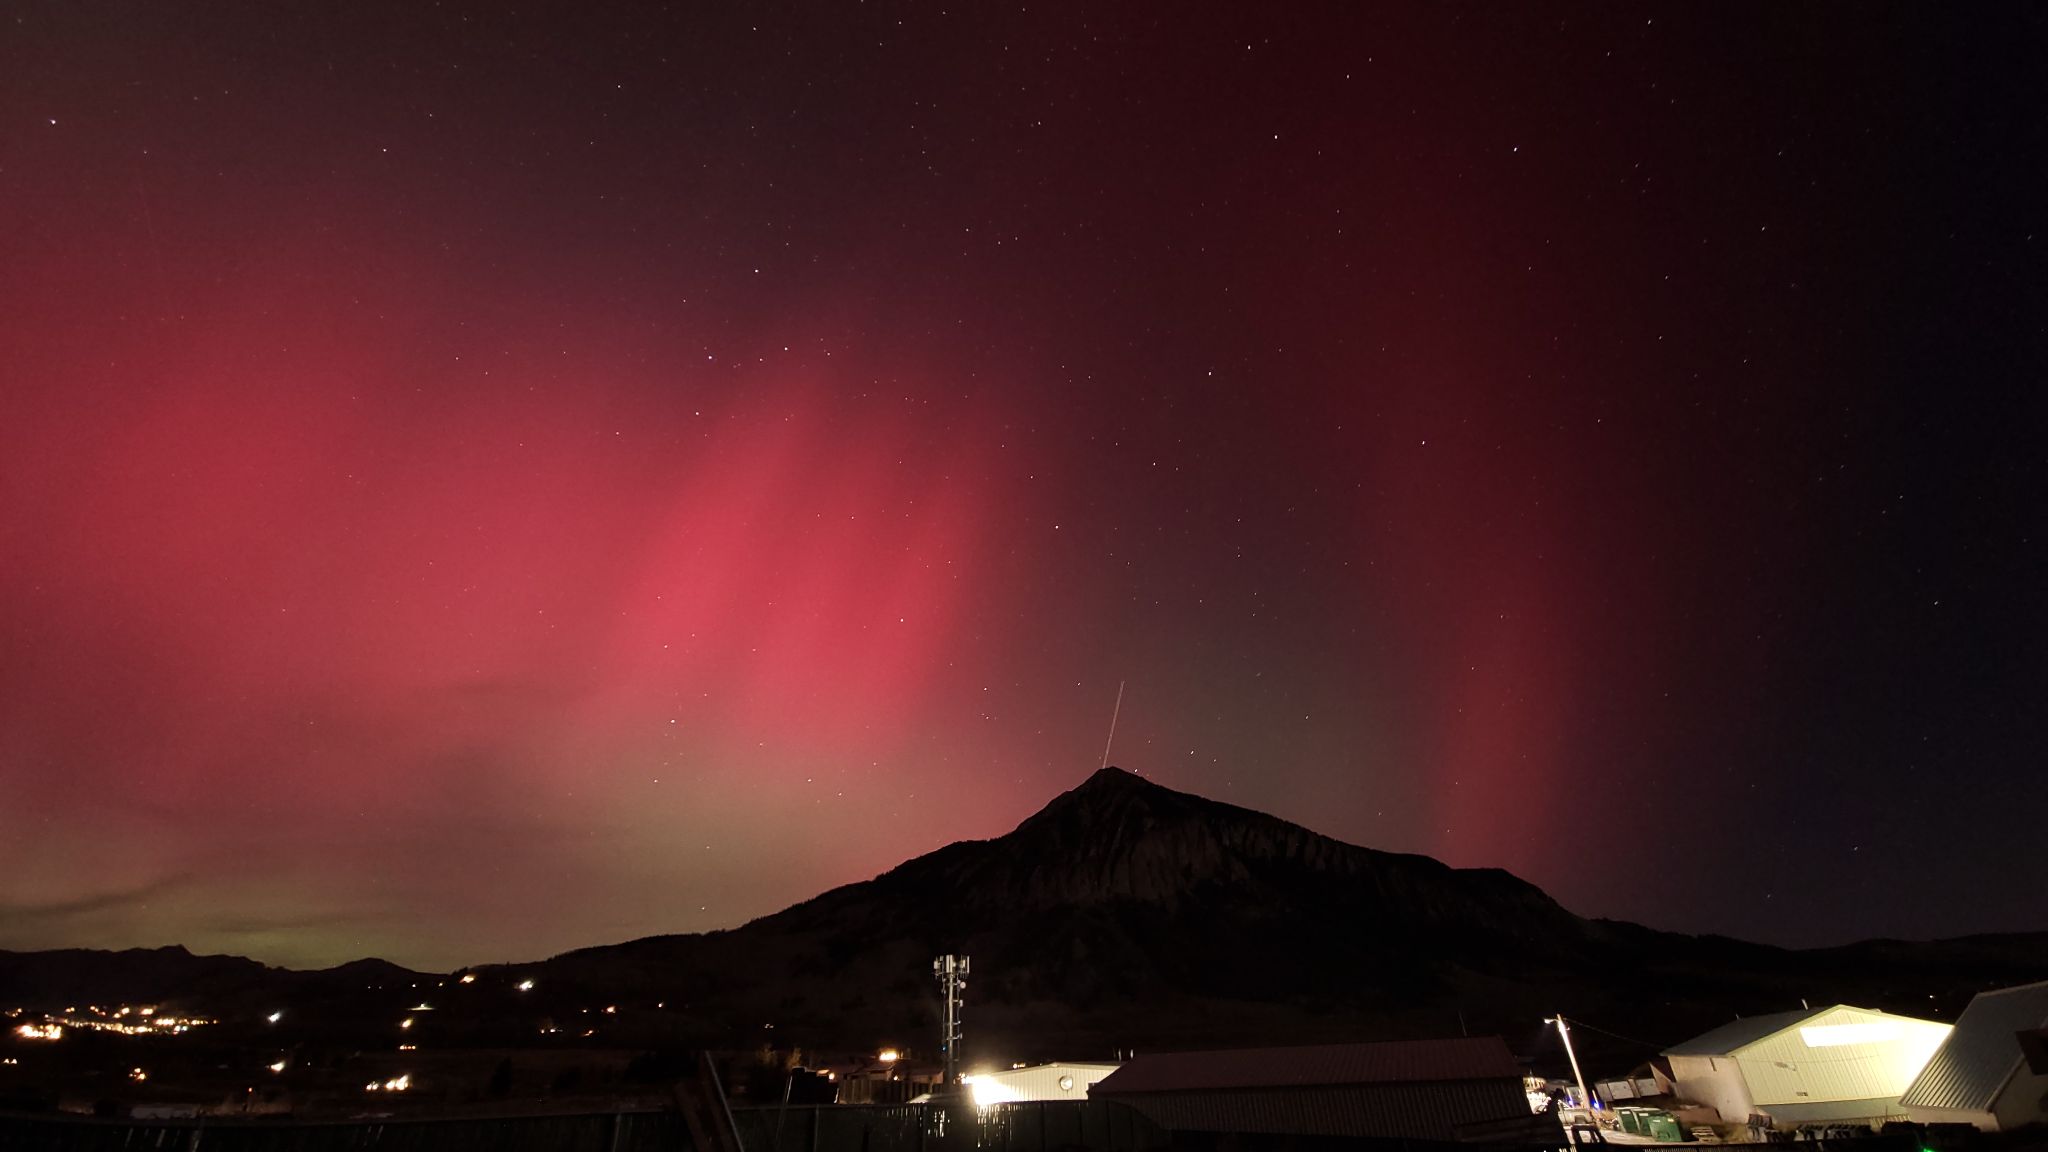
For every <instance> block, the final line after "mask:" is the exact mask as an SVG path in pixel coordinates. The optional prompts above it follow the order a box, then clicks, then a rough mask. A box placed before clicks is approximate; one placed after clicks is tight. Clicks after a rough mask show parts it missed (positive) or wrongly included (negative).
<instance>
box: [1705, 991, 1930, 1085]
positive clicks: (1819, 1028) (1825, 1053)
mask: <svg viewBox="0 0 2048 1152" xmlns="http://www.w3.org/2000/svg"><path fill="white" fill-rule="evenodd" d="M1949 1030H1950V1026H1949V1025H1947V1024H1937V1023H1935V1022H1934V1021H1931V1020H1914V1019H1912V1018H1910V1017H1905V1016H1888V1015H1885V1014H1884V1013H1881V1012H1865V1011H1862V1010H1860V1009H1855V1008H1837V1009H1835V1010H1834V1011H1832V1012H1827V1013H1823V1014H1822V1015H1820V1016H1816V1017H1814V1018H1812V1019H1810V1020H1807V1021H1806V1022H1805V1023H1804V1024H1801V1025H1799V1026H1798V1027H1795V1028H1788V1029H1786V1030H1785V1031H1783V1032H1780V1033H1778V1034H1777V1035H1774V1036H1766V1037H1764V1038H1763V1039H1761V1040H1758V1041H1756V1042H1755V1043H1753V1044H1750V1045H1747V1046H1746V1047H1744V1048H1742V1049H1741V1050H1739V1051H1738V1052H1737V1053H1736V1057H1737V1059H1738V1060H1739V1062H1740V1064H1741V1066H1742V1078H1743V1081H1744V1083H1745V1084H1747V1085H1748V1089H1749V1096H1750V1099H1751V1100H1752V1101H1753V1102H1755V1103H1756V1104H1759V1105H1766V1106H1768V1105H1771V1104H1813V1103H1820V1102H1822V1101H1831V1100H1872V1099H1880V1098H1887V1097H1889V1098H1892V1099H1897V1098H1898V1096H1899V1095H1900V1094H1902V1093H1903V1092H1905V1090H1906V1088H1907V1086H1908V1085H1910V1084H1912V1082H1913V1077H1915V1076H1918V1075H1919V1074H1920V1069H1922V1068H1924V1067H1926V1066H1927V1061H1928V1059H1929V1058H1930V1057H1932V1056H1933V1055H1934V1050H1935V1049H1936V1048H1939V1047H1941V1042H1942V1041H1943V1040H1944V1039H1947V1037H1948V1034H1949Z"/></svg>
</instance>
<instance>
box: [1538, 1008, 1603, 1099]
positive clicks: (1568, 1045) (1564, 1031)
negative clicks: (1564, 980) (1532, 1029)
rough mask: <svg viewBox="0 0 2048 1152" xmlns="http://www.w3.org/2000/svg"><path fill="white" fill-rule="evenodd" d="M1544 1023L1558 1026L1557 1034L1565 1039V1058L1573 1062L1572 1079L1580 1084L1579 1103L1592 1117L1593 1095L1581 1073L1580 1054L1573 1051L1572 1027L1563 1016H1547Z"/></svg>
mask: <svg viewBox="0 0 2048 1152" xmlns="http://www.w3.org/2000/svg"><path fill="white" fill-rule="evenodd" d="M1543 1022H1544V1023H1545V1024H1555V1025H1557V1034H1558V1035H1559V1036H1560V1037H1562V1038H1563V1039H1564V1054H1565V1058H1566V1059H1568V1060H1570V1061H1571V1062H1572V1079H1574V1080H1577V1081H1578V1082H1579V1101H1580V1102H1581V1103H1582V1104H1584V1105H1585V1107H1586V1114H1587V1115H1588V1116H1591V1115H1592V1114H1593V1094H1592V1093H1591V1092H1588V1091H1586V1074H1585V1073H1584V1072H1581V1071H1579V1054H1578V1053H1577V1052H1574V1051H1572V1030H1571V1026H1570V1025H1569V1024H1566V1023H1565V1022H1564V1017H1563V1016H1562V1015H1557V1016H1547V1017H1545V1018H1544V1020H1543Z"/></svg>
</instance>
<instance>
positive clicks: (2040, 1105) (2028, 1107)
mask: <svg viewBox="0 0 2048 1152" xmlns="http://www.w3.org/2000/svg"><path fill="white" fill-rule="evenodd" d="M1991 1111H1992V1115H1993V1116H1995V1117H1996V1119H1997V1121H1998V1128H1999V1130H2000V1131H2008V1132H2009V1131H2011V1130H2012V1129H2014V1128H2020V1127H2024V1126H2026V1125H2028V1124H2040V1123H2044V1122H2048V1076H2044V1075H2042V1074H2040V1073H2038V1072H2035V1071H2032V1070H2031V1069H2029V1068H2028V1067H2027V1062H2026V1061H2024V1060H2022V1061H2020V1066H2019V1069H2018V1070H2017V1071H2015V1072H2014V1073H2013V1074H2012V1079H2010V1080H2007V1081H2006V1082H2005V1087H2004V1089H2002V1090H2001V1091H2000V1092H1999V1093H1998V1099H1996V1100H1994V1101H1992V1103H1991ZM1980 1127H1981V1125H1980Z"/></svg>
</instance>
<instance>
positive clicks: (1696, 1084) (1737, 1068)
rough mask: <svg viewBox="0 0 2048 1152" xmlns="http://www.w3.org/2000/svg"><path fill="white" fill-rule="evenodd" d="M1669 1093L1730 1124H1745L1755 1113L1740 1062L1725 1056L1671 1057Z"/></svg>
mask: <svg viewBox="0 0 2048 1152" xmlns="http://www.w3.org/2000/svg"><path fill="white" fill-rule="evenodd" d="M1671 1091H1672V1094H1673V1095H1675V1096H1677V1097H1678V1098H1679V1099H1680V1100H1685V1101H1689V1102H1691V1103H1694V1104H1704V1105H1706V1106H1707V1107H1709V1108H1712V1109H1713V1110H1714V1111H1716V1112H1718V1113H1720V1114H1721V1119H1722V1120H1724V1121H1726V1122H1728V1123H1730V1124H1741V1123H1743V1122H1744V1121H1747V1120H1748V1119H1749V1115H1750V1113H1751V1112H1754V1111H1755V1110H1756V1109H1755V1108H1753V1107H1752V1106H1751V1100H1750V1096H1749V1086H1748V1085H1747V1084H1745V1083H1744V1082H1743V1079H1742V1065H1741V1062H1740V1061H1738V1060H1736V1059H1734V1058H1733V1057H1729V1056H1673V1057H1671Z"/></svg>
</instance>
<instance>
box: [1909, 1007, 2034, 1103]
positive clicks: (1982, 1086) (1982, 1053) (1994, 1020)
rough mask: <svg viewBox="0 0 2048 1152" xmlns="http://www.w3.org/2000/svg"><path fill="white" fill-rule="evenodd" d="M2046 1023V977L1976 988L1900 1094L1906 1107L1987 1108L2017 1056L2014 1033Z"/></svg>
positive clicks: (2017, 1063)
mask: <svg viewBox="0 0 2048 1152" xmlns="http://www.w3.org/2000/svg"><path fill="white" fill-rule="evenodd" d="M2043 1026H2048V980H2044V981H2042V982H2041V983H2039V984H2022V985H2021V986H2019V987H2017V988H2001V989H1999V990H1998V991H1996V992H1980V993H1978V994H1977V995H1976V997H1975V998H1973V999H1972V1000H1971V1001H1970V1006H1969V1007H1968V1008H1965V1009H1963V1014H1962V1016H1961V1018H1959V1019H1958V1020H1957V1021H1956V1026H1955V1030H1954V1031H1952V1032H1950V1033H1949V1034H1948V1042H1947V1043H1945V1044H1943V1045H1942V1046H1941V1048H1940V1049H1939V1050H1937V1051H1936V1052H1935V1053H1934V1058H1933V1059H1931V1060H1929V1061H1928V1062H1927V1067H1925V1068H1922V1069H1921V1070H1920V1075H1919V1076H1917V1077H1915V1078H1914V1079H1913V1084H1912V1086H1911V1087H1909V1088H1907V1089H1906V1094H1905V1095H1904V1096H1903V1097H1901V1098H1900V1101H1899V1102H1900V1103H1902V1104H1904V1105H1906V1106H1907V1107H1909V1108H1960V1109H1964V1110H1967V1111H1973V1112H1981V1111H1988V1110H1990V1108H1991V1105H1992V1102H1993V1101H1995V1100H1997V1099H1998V1093H1999V1090H2000V1089H2002V1088H2004V1087H2005V1082H2006V1081H2007V1080H2010V1079H2012V1073H2013V1069H2015V1068H2017V1067H2018V1066H2019V1063H2020V1059H2021V1052H2020V1042H2019V1040H2018V1039H2017V1038H2016V1036H2015V1034H2016V1033H2018V1032H2023V1031H2028V1030H2031V1029H2035V1028H2040V1027H2043Z"/></svg>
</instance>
